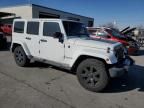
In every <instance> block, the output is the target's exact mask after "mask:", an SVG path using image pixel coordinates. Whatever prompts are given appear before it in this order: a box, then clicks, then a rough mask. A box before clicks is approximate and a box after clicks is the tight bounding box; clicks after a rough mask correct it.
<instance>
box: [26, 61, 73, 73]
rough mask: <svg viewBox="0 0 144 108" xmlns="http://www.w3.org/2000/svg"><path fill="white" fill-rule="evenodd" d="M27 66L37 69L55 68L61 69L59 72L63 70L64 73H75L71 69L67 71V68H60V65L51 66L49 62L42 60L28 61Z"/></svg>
mask: <svg viewBox="0 0 144 108" xmlns="http://www.w3.org/2000/svg"><path fill="white" fill-rule="evenodd" d="M27 68H39V69H48V68H53V69H55V70H58V71H61V72H64V73H69V74H72V75H76V73H74V72H72V71H69V70H66V69H63V68H60V67H56V66H53V65H50V64H47V63H42V62H33V63H30V64H29V65H28V66H27Z"/></svg>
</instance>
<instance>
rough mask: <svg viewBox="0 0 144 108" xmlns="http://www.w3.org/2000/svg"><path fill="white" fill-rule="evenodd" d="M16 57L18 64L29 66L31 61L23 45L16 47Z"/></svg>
mask: <svg viewBox="0 0 144 108" xmlns="http://www.w3.org/2000/svg"><path fill="white" fill-rule="evenodd" d="M14 58H15V61H16V64H17V65H19V66H21V67H24V66H27V65H28V64H29V62H30V60H29V59H28V58H27V56H26V54H25V52H24V50H23V48H22V47H21V46H18V47H16V48H15V50H14Z"/></svg>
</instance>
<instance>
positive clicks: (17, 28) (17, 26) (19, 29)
mask: <svg viewBox="0 0 144 108" xmlns="http://www.w3.org/2000/svg"><path fill="white" fill-rule="evenodd" d="M24 25H25V22H24V21H16V22H15V23H14V32H15V33H24Z"/></svg>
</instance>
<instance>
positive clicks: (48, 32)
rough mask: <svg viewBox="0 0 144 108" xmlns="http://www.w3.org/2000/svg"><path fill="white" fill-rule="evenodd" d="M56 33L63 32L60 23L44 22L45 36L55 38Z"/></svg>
mask: <svg viewBox="0 0 144 108" xmlns="http://www.w3.org/2000/svg"><path fill="white" fill-rule="evenodd" d="M55 32H61V30H60V26H59V23H56V22H44V24H43V36H51V37H52V36H53V34H54V33H55Z"/></svg>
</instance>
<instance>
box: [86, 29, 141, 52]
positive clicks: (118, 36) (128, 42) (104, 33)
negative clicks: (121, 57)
mask: <svg viewBox="0 0 144 108" xmlns="http://www.w3.org/2000/svg"><path fill="white" fill-rule="evenodd" d="M87 30H88V32H89V33H90V36H91V38H98V39H106V40H111V41H116V42H120V43H122V44H123V45H124V46H125V47H126V48H127V49H128V53H129V54H130V55H135V54H137V53H138V51H139V45H138V43H137V42H136V41H135V40H134V39H132V38H131V37H129V36H126V35H124V34H122V33H121V32H119V31H118V30H116V29H112V28H105V27H98V28H93V27H92V28H87Z"/></svg>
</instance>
